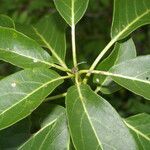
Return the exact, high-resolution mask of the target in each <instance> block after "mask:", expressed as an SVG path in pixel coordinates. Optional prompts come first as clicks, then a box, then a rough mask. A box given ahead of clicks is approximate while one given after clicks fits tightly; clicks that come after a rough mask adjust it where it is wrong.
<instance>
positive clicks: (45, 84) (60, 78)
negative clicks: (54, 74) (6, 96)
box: [0, 77, 62, 116]
mask: <svg viewBox="0 0 150 150" xmlns="http://www.w3.org/2000/svg"><path fill="white" fill-rule="evenodd" d="M58 80H62V77H59V78H56V79H53V80H51V81H49V82H46V83H44V84H43V85H42V86H40V87H38V88H36V89H35V90H33V91H32V92H31V93H29V94H28V95H27V96H25V97H24V98H22V99H21V100H20V101H18V102H17V103H15V104H14V105H12V106H11V107H9V108H7V109H6V110H5V111H3V112H2V113H0V116H1V115H4V114H5V113H6V112H7V111H9V110H10V109H12V108H14V107H15V106H16V105H18V104H19V103H21V102H22V101H24V100H26V99H27V98H28V97H30V96H31V95H32V94H34V93H35V92H37V91H38V90H40V89H41V88H43V87H45V86H47V85H48V84H50V83H52V82H55V81H58Z"/></svg>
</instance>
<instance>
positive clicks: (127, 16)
mask: <svg viewBox="0 0 150 150" xmlns="http://www.w3.org/2000/svg"><path fill="white" fill-rule="evenodd" d="M149 16H150V1H149V0H115V1H114V14H113V23H112V31H111V37H112V39H114V38H117V40H120V39H123V38H125V37H126V36H128V35H129V34H130V33H131V32H133V31H134V30H136V29H137V28H139V27H141V26H143V25H146V24H149V23H150V17H149Z"/></svg>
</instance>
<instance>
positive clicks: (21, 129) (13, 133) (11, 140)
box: [0, 118, 31, 150]
mask: <svg viewBox="0 0 150 150" xmlns="http://www.w3.org/2000/svg"><path fill="white" fill-rule="evenodd" d="M30 127H31V121H30V119H29V118H26V119H24V120H22V121H20V122H18V123H16V124H15V125H13V126H11V127H9V128H7V129H5V130H2V131H0V149H1V150H8V149H11V150H16V149H17V148H18V147H19V146H20V145H22V144H23V143H24V142H25V141H26V140H27V139H29V137H30V135H31V134H30Z"/></svg>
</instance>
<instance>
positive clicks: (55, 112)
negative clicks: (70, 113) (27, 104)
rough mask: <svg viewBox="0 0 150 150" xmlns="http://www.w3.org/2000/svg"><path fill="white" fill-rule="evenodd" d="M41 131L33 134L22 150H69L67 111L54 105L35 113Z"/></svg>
mask: <svg viewBox="0 0 150 150" xmlns="http://www.w3.org/2000/svg"><path fill="white" fill-rule="evenodd" d="M32 117H36V119H37V120H36V122H38V123H40V130H39V131H38V132H36V133H35V134H33V136H31V138H30V139H29V140H28V141H26V142H25V143H24V144H23V145H22V146H21V147H20V148H19V149H20V150H34V149H35V150H36V149H40V150H61V149H62V150H63V149H67V148H68V141H69V132H68V128H67V122H66V115H65V109H64V108H63V107H61V106H56V105H52V104H45V105H42V106H41V107H40V108H39V109H38V110H36V111H35V112H34V113H33V116H32Z"/></svg>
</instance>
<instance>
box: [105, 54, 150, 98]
mask: <svg viewBox="0 0 150 150" xmlns="http://www.w3.org/2000/svg"><path fill="white" fill-rule="evenodd" d="M107 75H110V76H111V77H112V79H113V80H114V81H115V82H117V83H118V84H120V85H121V86H123V87H125V88H127V89H128V90H130V91H132V92H134V93H136V94H138V95H141V96H143V97H144V98H146V99H150V92H149V88H150V55H147V56H140V57H137V58H135V59H131V60H128V61H125V62H123V63H121V64H118V65H116V66H114V67H113V68H112V69H111V70H110V74H109V73H108V74H107Z"/></svg>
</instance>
